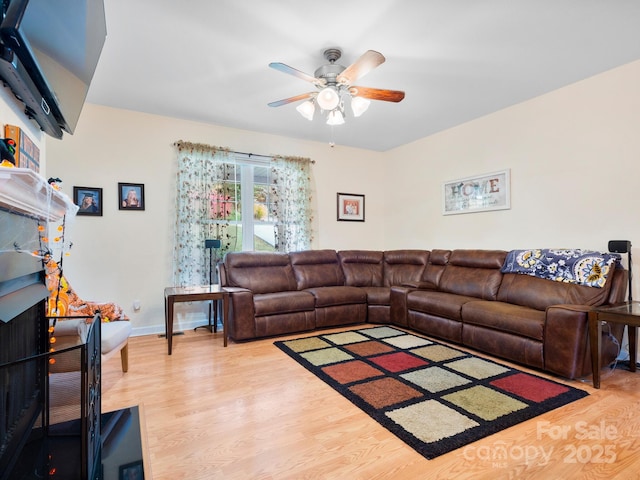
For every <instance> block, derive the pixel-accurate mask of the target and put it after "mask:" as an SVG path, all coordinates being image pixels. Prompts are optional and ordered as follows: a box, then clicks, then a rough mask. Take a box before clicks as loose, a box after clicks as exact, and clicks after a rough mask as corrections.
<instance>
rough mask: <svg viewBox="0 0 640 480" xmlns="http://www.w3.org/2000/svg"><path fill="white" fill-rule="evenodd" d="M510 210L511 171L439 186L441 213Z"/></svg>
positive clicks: (458, 180) (460, 179)
mask: <svg viewBox="0 0 640 480" xmlns="http://www.w3.org/2000/svg"><path fill="white" fill-rule="evenodd" d="M509 208H511V181H510V170H509V169H506V170H501V171H499V172H493V173H486V174H484V175H476V176H474V177H466V178H459V179H457V180H451V181H449V182H445V183H444V184H443V185H442V214H443V215H456V214H459V213H474V212H487V211H491V210H507V209H509Z"/></svg>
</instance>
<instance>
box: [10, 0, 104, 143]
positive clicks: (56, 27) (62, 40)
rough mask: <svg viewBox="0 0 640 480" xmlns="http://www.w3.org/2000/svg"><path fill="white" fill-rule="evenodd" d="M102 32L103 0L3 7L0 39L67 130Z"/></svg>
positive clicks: (20, 1)
mask: <svg viewBox="0 0 640 480" xmlns="http://www.w3.org/2000/svg"><path fill="white" fill-rule="evenodd" d="M106 33H107V28H106V21H105V14H104V4H103V0H10V2H9V4H8V6H7V7H6V13H5V16H4V18H3V20H2V24H1V25H0V37H1V38H2V42H3V43H4V44H5V45H6V46H7V47H9V48H10V49H11V50H12V51H13V52H14V53H15V54H16V56H17V57H18V58H19V59H20V61H21V62H22V64H23V65H24V67H25V69H26V70H27V72H28V74H29V76H30V77H31V80H32V81H33V83H34V84H35V85H36V87H37V88H38V90H39V91H40V93H41V95H42V96H43V97H44V99H45V100H46V102H47V103H48V105H49V107H50V108H51V112H52V114H53V115H54V117H55V119H56V120H57V122H58V124H59V125H60V127H61V128H62V129H63V130H65V131H67V132H68V133H73V132H74V130H75V128H76V125H77V123H78V118H79V117H80V112H81V111H82V106H83V105H84V102H85V99H86V97H87V92H88V90H89V85H90V83H91V79H92V78H93V74H94V72H95V69H96V66H97V64H98V59H99V58H100V53H101V52H102V47H103V45H104V42H105V38H106Z"/></svg>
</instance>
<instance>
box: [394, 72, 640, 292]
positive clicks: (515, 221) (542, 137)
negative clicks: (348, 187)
mask: <svg viewBox="0 0 640 480" xmlns="http://www.w3.org/2000/svg"><path fill="white" fill-rule="evenodd" d="M639 86H640V62H634V63H631V64H629V65H627V66H624V67H621V68H617V69H615V70H612V71H609V72H606V73H604V74H601V75H598V76H595V77H592V78H590V79H587V80H584V81H582V82H579V83H576V84H574V85H570V86H568V87H566V88H563V89H560V90H556V91H554V92H551V93H549V94H547V95H544V96H541V97H538V98H534V99H532V100H530V101H527V102H525V103H522V104H519V105H516V106H514V107H511V108H508V109H505V110H502V111H500V112H497V113H495V114H493V115H488V116H486V117H483V118H480V119H477V120H475V121H473V122H469V123H467V124H464V125H461V126H458V127H456V128H452V129H450V130H447V131H444V132H441V133H439V134H436V135H432V136H430V137H428V138H424V139H421V140H419V141H417V142H414V143H412V144H409V145H405V146H403V147H401V148H397V149H395V150H394V151H392V152H389V156H390V157H391V158H392V159H393V164H394V165H398V164H400V165H402V166H403V167H404V168H402V169H398V168H394V169H389V170H388V172H387V175H386V179H388V182H389V184H390V185H395V186H396V187H395V188H394V189H393V191H394V195H396V197H397V201H394V202H392V203H389V205H391V206H393V207H395V206H396V205H398V204H401V205H406V206H408V208H402V209H398V208H389V209H388V211H387V214H386V220H387V224H386V232H387V239H388V241H387V242H386V248H396V247H401V246H406V245H409V246H415V247H430V248H458V247H479V248H501V249H505V250H509V249H514V248H536V247H542V248H546V247H570V248H577V247H579V248H589V249H601V250H606V249H607V243H608V240H612V239H625V240H631V241H632V243H633V244H635V245H634V247H635V248H634V249H633V254H636V252H640V223H639V222H638V221H637V218H638V212H637V207H638V204H639V203H640V202H639V198H638V193H637V192H638V181H639V179H640V135H639V134H638V127H639V126H640V87H639ZM388 160H389V159H388ZM389 163H390V162H389ZM507 168H508V169H510V172H511V209H510V210H502V211H495V212H482V213H472V214H463V215H446V216H444V215H442V198H441V197H442V190H441V188H442V184H443V183H444V182H446V181H449V180H454V179H457V178H464V177H468V176H472V175H477V174H483V173H490V172H494V171H498V170H503V169H507ZM399 186H400V187H401V188H398V187H399ZM638 268H640V267H638ZM636 283H637V284H636V285H634V298H640V289H639V288H638V287H640V282H636Z"/></svg>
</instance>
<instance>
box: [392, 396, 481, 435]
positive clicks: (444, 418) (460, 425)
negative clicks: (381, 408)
mask: <svg viewBox="0 0 640 480" xmlns="http://www.w3.org/2000/svg"><path fill="white" fill-rule="evenodd" d="M385 415H386V416H387V417H389V418H390V419H391V420H393V421H394V422H395V423H396V424H398V425H399V426H401V427H402V428H404V429H405V430H406V431H407V432H409V433H411V434H412V435H413V436H414V437H416V438H417V439H418V440H421V441H423V442H425V443H433V442H437V441H440V440H442V439H444V438H448V437H453V436H454V435H457V434H459V433H463V432H465V431H466V430H468V429H470V428H473V427H477V426H478V425H479V424H478V423H477V422H476V421H474V420H472V419H471V418H469V417H466V416H465V415H463V414H461V413H459V412H456V411H455V410H454V409H452V408H450V407H448V406H446V405H443V404H442V403H440V402H438V401H437V400H427V401H424V402H420V403H416V404H414V405H409V406H408V407H404V408H398V409H396V410H392V411H390V412H387V413H386V414H385Z"/></svg>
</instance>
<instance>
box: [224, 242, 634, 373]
mask: <svg viewBox="0 0 640 480" xmlns="http://www.w3.org/2000/svg"><path fill="white" fill-rule="evenodd" d="M506 255H507V252H505V251H502V250H431V251H428V250H391V251H369V250H346V251H335V250H309V251H303V252H295V253H289V254H283V253H259V252H233V253H228V254H227V255H226V256H225V258H224V261H223V262H221V263H220V265H219V273H220V281H221V284H222V285H223V286H224V287H225V288H226V289H227V290H228V291H229V292H230V300H231V301H230V308H229V318H228V319H227V325H226V326H225V328H227V329H228V332H229V336H230V337H231V338H233V339H234V340H236V341H241V340H249V339H255V338H262V337H270V336H277V335H284V334H291V333H296V332H303V331H308V330H314V329H321V328H327V327H334V326H338V325H356V324H362V323H376V324H389V325H397V326H399V327H403V328H407V329H411V330H414V331H417V332H420V333H423V334H425V335H427V336H432V337H437V338H440V339H444V340H447V341H450V342H454V343H458V344H461V345H465V346H468V347H471V348H473V349H475V350H478V351H481V352H485V353H488V354H491V355H494V356H497V357H501V358H505V359H508V360H512V361H514V362H517V363H521V364H523V365H527V366H530V367H533V368H536V369H540V370H544V371H548V372H551V373H554V374H557V375H560V376H563V377H567V378H576V377H582V376H585V375H587V374H589V373H591V366H590V352H589V342H588V340H589V339H588V328H587V312H588V311H589V310H590V309H591V308H592V307H595V306H599V305H604V304H611V303H618V302H622V301H624V299H625V294H626V286H627V271H626V270H624V269H622V268H618V269H616V270H615V272H614V273H613V274H612V275H610V277H609V279H608V280H607V282H606V283H605V286H604V288H593V287H587V286H581V285H576V284H568V283H560V282H554V281H551V280H545V279H541V278H537V277H531V276H528V275H520V274H513V273H506V274H503V273H502V272H501V268H502V265H503V263H504V261H505V258H506ZM610 327H611V331H609V330H607V329H604V330H605V332H604V333H603V339H602V346H603V347H602V352H603V353H602V355H603V358H602V364H604V365H606V364H608V363H610V362H611V361H613V360H614V359H615V357H616V355H617V354H618V346H619V345H620V341H621V338H622V332H623V326H621V325H617V326H616V325H610Z"/></svg>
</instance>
